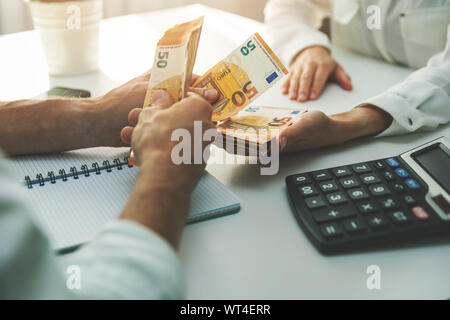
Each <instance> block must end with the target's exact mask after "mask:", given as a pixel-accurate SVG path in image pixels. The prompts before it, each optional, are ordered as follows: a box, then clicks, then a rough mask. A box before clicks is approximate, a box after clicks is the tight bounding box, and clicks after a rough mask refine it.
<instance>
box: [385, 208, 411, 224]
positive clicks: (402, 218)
mask: <svg viewBox="0 0 450 320" xmlns="http://www.w3.org/2000/svg"><path fill="white" fill-rule="evenodd" d="M389 218H390V219H391V220H392V221H393V222H394V223H395V224H397V225H404V224H409V223H411V222H412V221H411V219H410V218H409V217H408V216H407V215H406V213H404V212H403V211H395V212H392V213H390V214H389Z"/></svg>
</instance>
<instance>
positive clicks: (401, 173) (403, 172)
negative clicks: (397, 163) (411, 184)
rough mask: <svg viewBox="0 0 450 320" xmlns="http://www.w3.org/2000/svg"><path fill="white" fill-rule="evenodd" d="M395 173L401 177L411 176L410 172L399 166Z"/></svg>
mask: <svg viewBox="0 0 450 320" xmlns="http://www.w3.org/2000/svg"><path fill="white" fill-rule="evenodd" d="M395 173H396V174H397V175H398V176H399V177H400V178H408V177H409V172H408V171H406V170H405V169H403V168H397V169H395Z"/></svg>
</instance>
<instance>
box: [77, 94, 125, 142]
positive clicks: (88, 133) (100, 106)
mask: <svg viewBox="0 0 450 320" xmlns="http://www.w3.org/2000/svg"><path fill="white" fill-rule="evenodd" d="M109 106H110V105H109V103H108V101H106V99H104V97H101V98H92V99H83V100H81V99H78V102H77V104H76V108H77V111H78V113H79V114H80V117H81V118H82V119H83V120H84V124H85V137H84V139H85V144H87V145H89V146H91V147H97V146H111V147H118V146H122V145H123V144H122V142H121V141H120V131H121V129H122V128H123V127H124V126H125V125H126V123H125V124H120V125H119V124H118V125H114V123H116V122H118V121H114V120H115V119H111V116H114V115H113V114H111V111H110V108H109ZM111 120H113V121H111ZM117 120H119V119H117Z"/></svg>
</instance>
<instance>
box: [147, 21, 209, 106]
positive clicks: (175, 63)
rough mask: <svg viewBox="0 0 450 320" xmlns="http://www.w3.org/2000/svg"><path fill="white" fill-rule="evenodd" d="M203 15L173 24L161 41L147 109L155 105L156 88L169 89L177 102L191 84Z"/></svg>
mask: <svg viewBox="0 0 450 320" xmlns="http://www.w3.org/2000/svg"><path fill="white" fill-rule="evenodd" d="M202 26H203V17H200V18H198V19H195V20H193V21H189V22H186V23H183V24H179V25H176V26H174V27H173V28H171V29H169V30H167V31H166V32H165V33H164V36H163V37H162V38H161V39H160V40H159V41H158V44H157V47H156V53H155V58H154V61H153V68H152V74H151V77H150V81H149V84H148V89H147V93H146V96H145V100H144V108H145V107H148V106H150V105H151V104H152V96H153V92H154V91H155V90H161V89H162V90H166V91H167V93H168V94H169V95H170V96H171V97H172V99H173V101H174V102H177V101H179V100H181V99H183V98H184V96H185V95H186V92H187V89H188V87H189V86H190V84H191V83H190V82H191V77H192V70H193V68H194V63H195V58H196V56H197V49H198V43H199V41H200V34H201V31H202Z"/></svg>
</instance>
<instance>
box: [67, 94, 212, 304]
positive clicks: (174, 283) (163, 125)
mask: <svg viewBox="0 0 450 320" xmlns="http://www.w3.org/2000/svg"><path fill="white" fill-rule="evenodd" d="M170 105H171V101H170V97H169V96H168V95H167V94H164V95H163V97H162V98H160V99H159V100H158V101H157V102H155V104H154V106H153V107H152V108H146V109H145V110H143V111H141V110H133V111H132V112H131V113H130V122H131V124H132V125H134V124H136V123H137V126H136V128H133V127H127V128H125V129H124V130H123V131H122V133H123V134H122V137H123V138H124V141H125V142H129V139H130V138H131V145H132V147H133V149H134V151H135V156H136V159H137V160H138V162H139V163H141V164H142V166H141V168H140V171H139V176H138V178H137V181H136V184H135V186H134V189H133V192H132V194H131V196H130V198H129V200H128V203H127V205H126V206H125V209H124V211H123V212H122V216H121V221H120V222H116V223H115V224H116V225H112V226H110V228H109V229H107V230H105V231H104V233H103V234H101V235H100V237H99V239H98V240H97V241H93V242H92V243H91V244H88V245H87V246H85V247H84V248H82V249H81V250H80V251H79V252H77V253H75V254H73V255H72V256H70V257H69V259H68V260H66V261H65V264H69V263H70V264H76V265H80V266H81V267H82V268H83V270H87V271H85V273H87V280H86V281H87V284H86V285H84V286H83V288H82V290H81V291H80V292H78V293H79V294H80V296H82V297H97V298H99V297H102V296H108V297H110V296H112V297H115V298H124V297H126V298H140V299H141V298H150V299H154V298H165V299H167V298H178V299H179V298H180V297H182V292H183V290H182V289H183V286H182V281H181V278H182V277H181V272H180V270H181V268H180V264H179V261H178V258H177V257H176V256H175V254H174V251H173V249H175V248H177V247H178V244H179V241H180V237H181V233H182V230H183V227H184V224H185V221H186V217H187V215H188V211H189V200H190V195H191V193H192V190H193V189H194V186H195V184H196V182H197V181H198V179H199V178H200V176H201V174H202V172H203V170H204V167H205V164H204V163H203V164H201V165H187V164H185V165H175V164H174V163H173V162H172V160H171V151H172V148H173V147H174V146H175V142H172V141H171V135H172V132H173V131H174V130H175V129H177V128H184V129H186V130H188V131H189V132H190V133H191V135H192V136H193V135H194V134H193V132H194V125H193V123H194V121H195V120H197V121H202V128H203V130H207V129H209V128H213V127H214V125H213V123H212V122H211V120H210V119H211V113H212V108H211V106H210V104H209V103H207V102H206V101H205V100H203V99H202V98H200V97H199V96H191V97H190V98H187V99H184V100H183V101H181V102H179V103H177V104H175V105H173V106H171V107H170ZM140 111H141V112H140ZM138 119H139V122H138ZM205 147H206V146H205ZM201 151H202V152H203V150H201ZM202 154H203V153H202ZM144 227H146V228H148V230H143V229H144ZM139 229H141V230H139ZM149 230H151V231H149ZM149 233H151V234H149ZM158 235H159V236H158ZM163 239H164V240H163ZM93 256H95V259H92V257H93Z"/></svg>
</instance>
